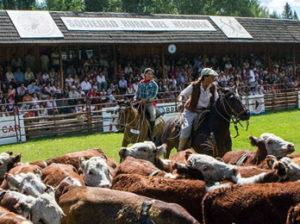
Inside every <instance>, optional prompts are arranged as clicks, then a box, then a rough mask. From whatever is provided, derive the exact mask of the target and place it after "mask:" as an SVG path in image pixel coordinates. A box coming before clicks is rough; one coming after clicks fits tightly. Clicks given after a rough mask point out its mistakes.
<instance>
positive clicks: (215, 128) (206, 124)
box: [161, 90, 250, 158]
mask: <svg viewBox="0 0 300 224" xmlns="http://www.w3.org/2000/svg"><path fill="white" fill-rule="evenodd" d="M249 119H250V112H249V110H248V109H247V108H246V107H245V106H244V105H243V104H242V102H241V99H240V97H239V96H238V95H237V94H235V93H234V92H233V91H231V90H223V91H222V93H221V94H220V97H219V99H218V100H217V101H216V102H215V104H214V105H213V106H212V107H211V109H210V110H207V111H204V112H203V113H201V114H200V115H199V116H198V118H197V119H196V120H195V122H194V124H193V130H192V133H191V136H190V138H191V139H190V141H189V145H190V146H191V147H192V148H194V149H195V150H196V152H198V153H202V154H207V155H211V156H214V157H223V155H224V154H225V153H226V152H228V151H231V147H232V141H231V136H230V121H231V120H233V121H235V122H234V123H235V127H236V130H237V126H236V125H237V123H239V122H240V121H246V120H247V121H248V120H249ZM181 123H182V114H181V115H180V116H179V117H173V118H170V119H169V120H168V121H167V122H166V126H165V128H164V130H163V134H162V139H161V143H165V144H167V149H166V153H165V155H164V157H165V158H169V156H170V152H171V150H172V149H173V148H174V147H175V148H176V149H178V144H179V136H180V129H181ZM237 131H238V130H237Z"/></svg>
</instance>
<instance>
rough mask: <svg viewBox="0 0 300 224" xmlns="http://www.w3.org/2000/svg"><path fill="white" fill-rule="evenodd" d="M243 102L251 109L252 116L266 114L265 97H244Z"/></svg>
mask: <svg viewBox="0 0 300 224" xmlns="http://www.w3.org/2000/svg"><path fill="white" fill-rule="evenodd" d="M242 102H243V104H244V105H246V106H247V107H248V108H249V110H250V114H251V115H256V114H263V113H265V100H264V95H254V96H243V98H242Z"/></svg>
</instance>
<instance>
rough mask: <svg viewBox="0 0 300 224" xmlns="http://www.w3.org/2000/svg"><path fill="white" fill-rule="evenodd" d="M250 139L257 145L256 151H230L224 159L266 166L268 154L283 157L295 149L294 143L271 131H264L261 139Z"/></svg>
mask: <svg viewBox="0 0 300 224" xmlns="http://www.w3.org/2000/svg"><path fill="white" fill-rule="evenodd" d="M249 140H250V143H251V145H253V146H256V147H257V150H256V151H255V152H250V151H243V150H239V151H230V152H227V153H226V154H225V155H224V156H223V161H224V162H225V163H229V164H234V165H261V166H263V167H265V166H266V164H263V162H264V160H265V158H266V156H267V155H274V156H276V157H277V158H282V157H284V156H286V155H287V154H290V153H292V152H294V150H295V147H294V144H293V143H291V142H287V141H285V140H283V139H282V138H280V137H278V136H276V135H274V134H271V133H263V134H262V135H261V136H260V138H259V139H257V138H255V137H253V136H250V137H249ZM265 168H266V167H265Z"/></svg>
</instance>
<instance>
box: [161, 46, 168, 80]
mask: <svg viewBox="0 0 300 224" xmlns="http://www.w3.org/2000/svg"><path fill="white" fill-rule="evenodd" d="M165 63H166V62H165V46H164V45H162V46H161V66H162V73H163V74H162V75H163V78H164V79H166V78H167V72H166V70H165Z"/></svg>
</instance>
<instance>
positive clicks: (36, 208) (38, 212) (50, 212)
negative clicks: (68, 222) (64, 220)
mask: <svg viewBox="0 0 300 224" xmlns="http://www.w3.org/2000/svg"><path fill="white" fill-rule="evenodd" d="M31 214H32V218H31V219H32V222H33V223H44V224H60V223H61V217H62V216H63V215H64V212H63V211H62V209H61V208H60V207H59V205H58V204H57V202H56V201H55V197H54V194H48V193H43V194H41V195H39V197H37V198H36V201H35V203H34V204H33V205H32V207H31Z"/></svg>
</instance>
